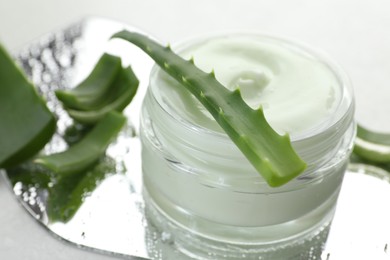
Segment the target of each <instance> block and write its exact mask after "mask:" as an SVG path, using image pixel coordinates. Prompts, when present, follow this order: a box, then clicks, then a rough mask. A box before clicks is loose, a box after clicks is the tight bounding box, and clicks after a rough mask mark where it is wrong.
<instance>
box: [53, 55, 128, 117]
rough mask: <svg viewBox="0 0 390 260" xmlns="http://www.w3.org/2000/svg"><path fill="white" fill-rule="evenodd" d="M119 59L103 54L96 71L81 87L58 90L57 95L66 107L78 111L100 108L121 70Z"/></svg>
mask: <svg viewBox="0 0 390 260" xmlns="http://www.w3.org/2000/svg"><path fill="white" fill-rule="evenodd" d="M121 68H122V67H121V59H120V58H119V57H116V56H113V55H110V54H107V53H105V54H103V55H102V56H101V57H100V59H99V61H98V62H97V64H96V66H95V67H94V69H93V70H92V71H91V73H90V74H89V75H88V77H87V78H86V79H85V80H83V81H82V82H81V83H80V84H79V85H77V86H76V87H75V88H73V89H68V90H57V91H55V94H56V96H57V98H58V99H59V100H60V101H61V102H62V103H63V105H64V107H66V108H71V109H78V110H90V109H93V108H95V107H96V106H99V103H100V102H101V101H102V100H104V99H105V98H106V96H105V95H106V93H107V91H108V89H109V87H110V86H111V84H112V83H113V82H114V81H115V79H116V78H117V76H118V74H119V73H120V70H121Z"/></svg>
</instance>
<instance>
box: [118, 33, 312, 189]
mask: <svg viewBox="0 0 390 260" xmlns="http://www.w3.org/2000/svg"><path fill="white" fill-rule="evenodd" d="M112 38H120V39H123V40H126V41H129V42H130V43H132V44H134V45H136V46H138V47H139V48H140V49H142V50H143V51H144V52H145V53H146V54H148V55H149V56H150V57H151V58H152V59H153V60H154V61H155V62H156V63H157V64H158V65H159V66H160V67H161V68H162V69H163V70H164V71H165V72H167V73H168V74H169V75H170V76H171V77H173V78H174V79H176V80H177V81H178V82H179V83H181V85H182V86H184V87H185V88H186V89H187V90H188V91H190V92H191V94H193V95H194V96H195V97H196V98H197V99H198V100H199V101H200V102H201V103H202V104H203V106H205V108H206V109H207V110H208V111H209V112H210V113H211V115H212V116H213V117H214V118H215V120H216V121H217V123H218V124H219V125H220V126H221V127H222V129H224V131H225V132H226V134H227V135H228V136H229V137H230V138H231V140H232V141H233V142H234V143H235V144H236V145H237V147H238V148H239V149H240V150H241V151H242V153H243V154H244V155H245V156H246V157H247V158H248V160H249V161H250V162H251V163H252V165H253V166H254V167H255V169H256V170H257V171H258V172H259V173H260V174H261V175H262V176H263V177H264V179H265V180H266V181H267V182H268V184H269V185H270V186H272V187H276V186H281V185H283V184H285V183H287V182H289V181H290V180H292V179H294V178H295V177H297V176H298V175H299V174H301V173H302V172H303V171H304V170H305V168H306V163H305V162H303V160H302V159H301V158H300V157H299V156H298V155H297V153H296V152H295V151H294V149H293V147H292V145H291V141H290V138H289V136H288V135H284V136H280V135H279V134H278V133H277V132H276V131H274V130H273V129H272V128H271V126H270V125H269V124H268V122H267V121H266V119H265V117H264V114H263V110H262V109H261V108H259V109H257V110H253V109H252V108H251V107H249V106H248V105H247V104H246V103H245V101H244V100H243V99H242V97H241V94H240V91H239V90H236V91H230V90H228V89H227V88H225V87H224V86H223V85H221V84H220V83H219V82H218V81H217V80H216V78H215V75H214V73H213V72H211V73H205V72H203V71H202V70H200V69H199V68H197V67H196V66H195V65H194V60H193V59H191V60H189V61H187V60H184V59H183V58H181V57H180V56H178V55H176V54H175V53H173V52H172V51H171V48H170V47H169V46H167V47H163V46H161V45H160V44H159V43H157V42H155V41H153V40H152V39H150V38H148V37H147V36H144V35H142V34H139V33H135V32H129V31H126V30H124V31H121V32H118V33H116V34H114V35H113V36H112ZM206 86H207V87H206ZM262 131H263V132H262Z"/></svg>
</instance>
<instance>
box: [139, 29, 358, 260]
mask: <svg viewBox="0 0 390 260" xmlns="http://www.w3.org/2000/svg"><path fill="white" fill-rule="evenodd" d="M214 37H223V36H214ZM229 37H232V36H229ZM256 38H257V40H272V41H277V42H281V43H282V44H283V45H285V46H286V47H287V48H289V47H291V48H295V49H299V51H301V52H302V53H304V55H310V56H311V58H313V59H317V60H318V61H320V62H322V63H325V64H326V66H327V68H328V69H329V70H331V71H332V72H333V73H334V74H335V75H336V76H337V79H338V81H339V87H340V89H341V90H340V91H341V92H340V93H341V98H340V100H339V101H338V102H339V103H338V104H337V109H336V110H335V111H334V113H332V114H331V115H330V116H328V117H326V118H323V120H322V121H321V123H320V124H318V125H317V126H316V127H313V128H310V129H308V130H307V131H304V132H303V133H301V134H299V135H297V136H292V145H293V147H294V148H295V149H296V151H297V152H298V154H300V155H301V157H302V158H303V159H304V160H305V161H306V162H307V163H308V168H307V170H306V171H305V172H304V173H303V174H302V175H301V176H299V177H298V178H297V179H295V180H293V181H291V182H290V183H288V184H286V185H284V186H282V187H278V188H271V187H269V186H268V185H267V183H266V182H265V181H264V180H263V179H262V177H261V176H260V175H259V174H257V173H256V172H255V170H254V168H253V167H252V166H251V165H250V163H249V162H248V161H247V160H246V158H245V157H244V156H243V155H242V154H241V152H240V151H239V150H238V149H237V148H236V147H235V145H234V144H233V143H232V141H231V140H230V139H229V138H228V137H227V136H226V135H225V134H224V133H221V132H218V131H215V130H214V129H208V128H207V127H204V126H202V125H201V124H196V123H194V122H191V121H189V120H186V119H184V118H183V117H181V115H180V113H179V111H177V109H178V107H177V106H176V104H175V103H174V102H172V99H170V98H169V96H167V95H166V93H165V92H164V91H162V89H161V88H160V87H159V84H160V82H161V77H166V75H165V74H164V73H163V72H162V71H161V70H160V69H159V68H158V67H155V68H154V69H153V71H152V73H151V79H150V86H149V89H148V92H147V94H146V97H145V100H144V104H143V108H142V117H141V141H142V165H143V180H144V197H145V201H146V214H147V218H148V221H150V223H151V224H152V225H154V226H155V227H156V228H157V229H158V230H160V231H161V232H165V233H168V234H170V236H171V237H172V239H173V245H172V247H174V248H175V250H179V251H181V252H182V253H183V254H184V255H187V256H189V257H191V258H197V259H240V258H248V259H311V258H310V257H317V258H318V256H319V255H320V254H321V250H322V248H323V245H324V243H325V241H326V237H327V232H328V229H329V226H330V223H331V220H332V218H333V214H334V210H335V205H336V202H337V197H338V194H339V191H340V188H341V184H342V180H343V175H344V172H345V169H346V167H347V164H348V158H349V155H350V152H351V146H352V142H353V138H354V136H355V124H354V120H353V114H354V101H353V93H352V88H351V84H350V82H349V80H348V78H347V77H346V75H345V74H344V72H343V71H342V70H341V69H340V68H339V67H338V66H337V65H336V64H335V63H334V62H332V61H331V60H329V59H328V58H326V57H325V56H324V55H322V54H318V53H317V52H315V51H313V50H311V49H310V48H308V47H306V46H302V45H300V44H297V43H294V42H291V41H287V40H281V39H278V38H273V37H269V36H262V35H256ZM207 39H209V37H206V38H200V39H197V40H193V41H189V42H187V43H185V44H182V45H181V47H180V48H179V51H180V50H186V49H191V46H194V45H196V44H201V43H202V42H203V41H205V40H207ZM297 105H299V104H297ZM313 259H314V258H313Z"/></svg>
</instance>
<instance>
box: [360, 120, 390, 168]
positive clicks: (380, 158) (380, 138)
mask: <svg viewBox="0 0 390 260" xmlns="http://www.w3.org/2000/svg"><path fill="white" fill-rule="evenodd" d="M357 130H358V131H357V138H356V139H355V145H354V148H353V152H354V153H355V154H356V155H358V156H360V157H362V158H363V159H366V160H369V161H370V162H373V163H390V134H386V133H378V132H375V131H371V130H368V129H366V128H363V127H362V126H359V125H358V128H357Z"/></svg>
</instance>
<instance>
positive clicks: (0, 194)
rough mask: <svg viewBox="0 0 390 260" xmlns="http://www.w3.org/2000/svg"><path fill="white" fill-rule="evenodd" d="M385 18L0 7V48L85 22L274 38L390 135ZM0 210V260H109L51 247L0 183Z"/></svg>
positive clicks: (141, 3) (251, 0) (223, 7)
mask: <svg viewBox="0 0 390 260" xmlns="http://www.w3.org/2000/svg"><path fill="white" fill-rule="evenodd" d="M389 11H390V2H389V1H387V0H370V1H369V0H362V1H353V0H344V1H340V0H328V1H313V0H297V1H287V0H273V1H255V0H187V1H183V0H165V1H162V0H154V1H153V0H138V1H134V0H112V1H106V0H78V1H76V0H68V1H53V0H35V1H23V0H12V1H9V0H8V1H7V0H0V41H1V42H3V43H4V44H5V45H6V47H8V48H9V49H10V50H12V51H17V50H18V49H20V48H21V47H22V46H24V45H26V44H27V43H28V42H29V41H31V40H33V39H35V38H37V37H39V36H40V35H42V34H44V33H46V32H50V31H53V30H56V29H58V28H63V27H65V26H67V25H68V24H69V23H73V22H75V21H78V20H79V19H80V18H82V17H85V16H86V15H100V16H104V17H109V18H113V19H116V20H119V21H123V22H126V23H129V24H131V25H133V26H137V27H140V28H142V29H144V30H146V31H147V32H149V33H151V34H152V35H154V36H156V37H157V38H159V39H163V40H166V41H170V42H176V41H178V40H182V39H185V38H188V37H190V36H192V35H197V34H204V33H209V32H212V31H220V30H226V29H229V30H230V29H233V30H234V29H235V30H240V29H245V30H248V29H249V30H257V31H262V32H268V33H271V34H280V35H283V36H286V37H291V38H295V39H298V40H300V41H303V42H306V43H308V44H310V45H312V46H315V47H316V48H320V49H323V50H325V52H327V53H328V54H330V56H332V57H333V58H334V59H336V60H337V61H339V63H340V64H341V65H342V66H343V67H344V68H345V69H346V71H347V73H348V74H349V75H350V77H351V78H352V81H353V82H354V85H355V89H356V96H357V118H358V120H359V121H360V122H362V123H363V124H364V125H367V126H370V127H372V128H374V129H379V130H388V131H390V120H389V118H388V114H389V112H390V102H388V99H390V88H389V86H388V85H389V83H388V82H389V81H390V73H389V72H390V47H389V46H390V34H389V28H390V15H389ZM386 119H387V120H386ZM0 208H1V211H0V223H1V226H0V259H31V260H35V259H72V258H73V259H109V258H108V257H105V256H100V255H95V254H94V253H91V252H84V251H81V250H79V249H75V248H73V247H70V246H68V245H66V244H63V243H61V242H59V241H58V240H56V239H54V238H53V237H52V236H51V235H49V234H48V233H46V232H45V231H44V230H43V229H42V228H41V227H40V226H39V225H38V224H37V223H36V222H35V221H34V220H33V219H31V217H30V216H28V215H27V214H25V212H24V210H23V209H22V208H21V207H20V206H19V205H18V203H17V202H16V200H15V199H14V198H13V197H12V195H11V194H10V191H9V190H8V189H7V188H6V187H5V185H4V182H3V180H2V179H0Z"/></svg>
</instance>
